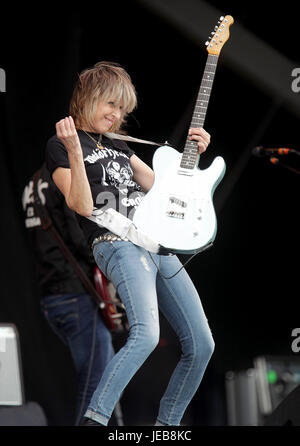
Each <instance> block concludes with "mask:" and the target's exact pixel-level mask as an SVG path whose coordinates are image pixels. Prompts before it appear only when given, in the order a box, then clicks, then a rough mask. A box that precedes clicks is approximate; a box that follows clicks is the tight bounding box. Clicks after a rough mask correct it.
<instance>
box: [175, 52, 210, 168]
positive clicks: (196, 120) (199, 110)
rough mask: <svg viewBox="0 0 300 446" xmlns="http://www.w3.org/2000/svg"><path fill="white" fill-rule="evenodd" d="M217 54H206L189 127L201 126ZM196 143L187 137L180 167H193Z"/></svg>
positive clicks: (196, 157) (196, 153) (195, 157)
mask: <svg viewBox="0 0 300 446" xmlns="http://www.w3.org/2000/svg"><path fill="white" fill-rule="evenodd" d="M217 62H218V55H215V54H208V57H207V61H206V65H205V69H204V73H203V77H202V81H201V85H200V89H199V93H198V96H197V100H196V105H195V108H194V112H193V116H192V120H191V124H190V127H203V125H204V121H205V116H206V111H207V107H208V102H209V98H210V93H211V89H212V84H213V81H214V77H215V72H216V68H217ZM198 156H199V154H198V143H197V141H191V140H190V139H188V138H187V140H186V143H185V146H184V150H183V154H182V159H181V163H180V167H181V168H184V169H193V168H194V167H195V164H196V161H197V159H198Z"/></svg>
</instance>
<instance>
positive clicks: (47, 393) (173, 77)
mask: <svg viewBox="0 0 300 446" xmlns="http://www.w3.org/2000/svg"><path fill="white" fill-rule="evenodd" d="M162 3H163V2H162ZM177 3H180V2H174V7H175V5H176V4H177ZM193 3H195V2H193ZM199 3H200V2H199ZM231 3H232V5H235V6H231ZM262 3H263V2H252V1H251V2H250V1H246V2H240V4H239V5H238V6H237V5H236V4H235V3H233V2H220V1H213V2H208V3H207V4H208V5H210V6H213V7H215V8H218V10H219V11H220V14H221V13H222V14H223V15H225V14H231V15H232V16H233V17H234V19H235V24H234V25H233V26H232V27H231V37H230V39H229V41H228V42H227V43H226V45H225V46H224V48H223V50H222V52H221V55H220V59H219V64H218V68H217V74H216V78H215V82H214V88H213V91H212V96H211V100H210V105H209V109H208V114H207V119H206V123H205V128H206V130H207V131H208V132H209V133H210V134H211V136H212V142H211V145H210V147H209V150H208V151H207V152H206V153H205V154H204V155H203V156H202V157H201V161H200V167H203V168H204V167H206V166H208V165H209V164H210V163H211V161H212V160H213V158H214V157H215V156H217V155H221V156H223V157H224V159H225V161H226V164H227V172H226V176H225V178H224V179H223V181H222V183H221V184H220V185H219V187H218V188H217V190H216V192H215V204H216V211H217V216H218V234H217V238H216V241H215V244H214V247H213V248H211V249H210V250H209V251H207V252H205V253H203V254H201V255H198V256H197V257H196V258H195V259H194V260H192V262H191V263H190V264H189V265H188V266H187V270H188V271H189V273H190V275H191V277H192V279H193V280H194V282H195V284H196V286H197V289H198V290H199V293H200V296H201V299H202V302H203V305H204V308H205V310H206V313H207V317H208V320H209V323H210V326H211V329H212V332H213V335H214V339H215V342H216V350H215V353H214V356H213V358H212V360H211V363H210V365H209V367H208V370H207V373H206V375H205V377H204V380H203V383H202V385H201V386H200V388H199V390H198V392H197V394H196V396H195V398H194V400H193V403H192V404H191V406H190V407H189V409H188V410H187V412H186V415H185V418H184V423H186V424H195V425H196V424H198V425H222V424H226V411H225V393H224V376H225V373H226V371H228V370H236V369H245V368H248V367H251V366H252V361H253V358H255V357H256V356H258V355H266V354H272V355H293V354H294V353H293V352H292V350H291V343H292V338H291V332H292V329H293V328H295V327H298V326H299V317H298V315H299V313H298V307H299V305H298V300H299V292H298V284H299V276H298V274H299V212H298V209H299V195H298V193H299V176H298V175H297V174H295V173H293V172H291V171H290V170H288V169H285V168H281V167H278V166H274V165H272V164H271V163H270V162H269V161H268V159H267V158H255V157H253V156H251V150H252V148H253V147H255V146H256V145H263V146H265V147H282V146H283V147H291V148H294V149H298V150H299V147H300V135H299V109H298V113H297V110H296V109H295V108H294V109H291V108H290V107H289V104H288V103H287V102H286V101H285V98H286V96H288V95H290V93H291V82H292V77H291V73H289V74H288V76H287V77H286V82H284V83H283V84H282V89H281V94H280V95H276V94H275V93H270V92H269V91H268V89H267V88H266V87H265V86H262V85H261V84H258V83H255V81H254V80H253V78H250V76H247V74H245V73H244V74H243V72H242V71H239V70H238V69H236V67H235V66H234V65H233V64H230V60H231V54H232V53H231V51H232V50H231V45H232V47H234V48H236V46H237V44H238V42H237V39H238V34H237V33H236V32H235V28H236V29H238V26H241V27H243V28H245V29H247V30H248V31H250V32H251V33H253V35H255V36H257V37H259V38H260V39H262V40H263V41H264V42H265V43H267V44H268V45H271V46H272V47H273V48H274V49H276V50H277V51H278V52H279V53H281V54H283V55H284V56H285V57H286V58H288V59H289V60H290V61H291V62H292V65H293V66H294V67H300V56H299V34H297V32H296V30H297V27H298V24H297V18H296V14H295V11H294V10H293V5H294V2H285V3H284V5H280V6H279V4H276V5H275V6H273V7H272V9H268V7H267V9H265V8H262V7H261V6H262ZM188 4H189V2H186V7H187V8H188ZM74 5H75V4H74ZM74 5H73V6H71V5H70V6H69V10H68V11H67V10H66V8H62V7H61V6H60V7H57V6H56V5H55V4H53V5H52V6H45V5H43V6H35V7H34V8H30V7H29V6H28V5H26V6H24V7H18V8H17V9H16V10H10V11H7V12H5V13H4V12H2V15H1V47H0V67H1V68H2V69H4V70H5V73H6V92H1V93H0V105H1V107H0V113H1V121H0V144H1V152H0V156H1V158H0V181H1V269H0V271H1V293H0V295H1V298H0V322H2V323H14V324H16V326H17V328H18V330H19V334H20V342H21V353H22V364H23V373H24V384H25V395H26V400H27V401H36V402H38V403H39V404H40V405H41V407H42V408H43V410H44V411H45V414H46V416H47V420H48V424H49V425H68V424H72V422H73V415H74V403H75V392H76V381H75V374H74V369H73V366H72V362H71V359H70V355H69V352H68V351H67V350H66V348H65V347H64V346H63V345H62V344H61V343H60V342H59V341H58V339H57V338H56V337H55V336H54V335H53V334H52V332H51V331H50V329H49V328H48V326H47V325H46V322H45V321H44V319H43V318H42V316H41V314H40V310H39V290H38V289H37V285H36V280H35V270H34V259H33V256H32V253H31V249H30V246H29V244H28V241H27V238H26V231H25V228H24V223H23V214H22V205H21V196H22V191H23V187H24V185H25V184H26V182H27V180H28V179H29V177H30V176H31V174H32V173H33V172H34V171H35V170H36V169H37V168H38V167H39V166H40V165H41V163H42V162H43V159H44V147H45V143H46V141H47V139H48V138H49V137H50V136H51V135H52V134H53V133H54V132H55V123H56V122H57V121H58V120H59V119H61V118H62V117H65V116H66V115H67V114H68V103H69V99H70V95H71V91H72V89H73V85H74V82H75V80H76V76H77V73H79V72H80V71H81V70H82V69H83V68H86V67H88V66H91V65H93V64H94V63H96V62H97V61H100V60H110V61H116V62H119V63H120V64H122V65H123V66H124V67H125V68H126V69H127V70H128V72H129V73H130V74H131V76H132V79H133V82H134V84H135V85H136V88H137V92H138V97H139V106H138V109H137V110H136V111H135V112H134V113H133V117H131V118H130V119H129V121H128V133H129V134H130V135H132V136H137V137H140V138H145V139H154V140H156V141H165V140H168V141H169V142H171V143H172V144H174V145H175V146H176V147H177V148H178V149H179V150H181V149H182V144H183V141H184V138H185V132H186V130H187V128H188V124H189V119H190V117H191V112H192V103H193V100H194V99H195V95H196V94H197V91H198V87H199V84H200V80H201V77H202V74H203V69H204V65H205V62H206V56H207V53H206V47H205V45H204V42H205V40H203V41H202V40H201V41H198V42H197V41H196V39H193V38H192V37H191V35H190V34H188V33H185V32H183V30H182V29H180V28H179V27H177V26H176V24H175V23H174V22H173V23H171V22H169V21H168V20H167V18H165V17H162V16H160V15H159V14H158V13H157V12H154V11H153V10H152V9H151V7H145V6H144V2H142V1H133V0H132V1H123V2H101V3H100V2H99V3H98V6H96V4H95V5H93V6H90V4H88V3H87V4H86V5H84V4H83V5H81V6H80V8H79V5H78V4H76V5H75V6H74ZM266 5H269V2H266ZM262 11H263V12H262ZM218 18H219V15H216V17H215V21H213V22H211V23H205V27H206V28H207V35H209V33H210V31H212V30H213V28H214V26H215V24H216V22H217V20H218ZM194 19H195V20H196V19H197V18H195V17H194ZM199 21H201V17H199ZM239 49H240V51H241V52H242V53H243V47H240V48H239ZM245 51H246V50H245ZM247 51H248V50H247ZM255 52H256V49H255V47H254V48H252V53H251V54H249V58H250V56H251V57H252V58H253V56H254V55H255ZM244 56H246V57H247V54H244ZM257 64H258V65H257V66H255V65H254V66H252V69H253V70H254V72H255V70H259V69H260V66H259V61H258V62H257ZM273 68H274V69H273V73H274V76H275V74H276V72H277V71H278V70H280V67H279V66H276V65H275V66H274V67H273ZM269 81H270V82H271V79H265V82H266V84H267V83H268V82H269ZM297 94H298V99H299V102H300V93H296V92H295V93H294V95H295V97H296V96H297ZM299 108H300V107H299ZM133 148H134V149H135V150H136V152H137V154H138V155H139V156H140V157H141V158H142V159H144V160H145V161H146V162H147V163H149V164H150V163H151V159H152V155H153V148H150V147H148V146H143V145H133ZM297 161H298V160H297V157H296V156H293V155H289V156H288V158H285V159H284V160H283V162H284V163H287V164H289V165H291V166H292V167H294V168H299V167H300V166H299V164H300V163H299V162H298V166H297ZM183 260H185V258H183ZM161 323H162V332H161V342H160V344H159V346H158V347H157V349H156V350H155V352H154V353H153V354H152V355H151V357H150V358H149V359H148V360H147V361H146V363H145V364H144V366H143V367H142V369H141V370H140V371H139V372H138V374H137V375H136V376H135V377H134V379H133V380H132V381H131V383H130V384H129V386H128V388H127V389H126V391H125V393H124V395H123V399H122V408H123V412H124V422H125V424H126V425H139V424H151V423H153V422H154V419H155V414H156V410H157V406H158V401H159V397H160V395H161V394H162V392H163V389H164V387H165V385H166V383H167V380H168V377H169V375H170V372H171V369H172V367H173V365H174V363H175V361H176V359H177V357H178V354H179V350H178V344H177V341H176V339H175V338H174V337H173V333H172V332H171V331H170V329H169V327H168V325H167V324H166V323H165V321H164V319H163V318H162V320H161ZM115 342H116V346H117V347H118V346H120V345H121V344H122V342H124V339H122V338H121V337H120V338H116V339H115ZM294 355H295V354H294ZM295 356H296V355H295Z"/></svg>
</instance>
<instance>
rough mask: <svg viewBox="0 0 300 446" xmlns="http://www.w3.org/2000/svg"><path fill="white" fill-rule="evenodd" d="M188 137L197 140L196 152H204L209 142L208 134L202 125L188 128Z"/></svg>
mask: <svg viewBox="0 0 300 446" xmlns="http://www.w3.org/2000/svg"><path fill="white" fill-rule="evenodd" d="M188 137H189V139H190V140H194V141H198V152H199V153H200V154H201V153H203V152H205V150H206V149H207V146H208V144H209V143H210V134H209V133H207V132H206V131H205V130H204V129H203V128H202V127H199V128H190V130H189V136H188Z"/></svg>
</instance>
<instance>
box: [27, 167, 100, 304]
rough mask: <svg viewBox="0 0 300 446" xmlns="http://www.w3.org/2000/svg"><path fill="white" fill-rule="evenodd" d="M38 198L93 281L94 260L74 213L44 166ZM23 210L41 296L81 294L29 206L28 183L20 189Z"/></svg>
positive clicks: (74, 277)
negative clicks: (22, 189)
mask: <svg viewBox="0 0 300 446" xmlns="http://www.w3.org/2000/svg"><path fill="white" fill-rule="evenodd" d="M38 194H39V198H40V200H41V202H42V204H43V205H45V206H46V208H47V210H48V213H49V215H50V217H51V220H52V222H53V224H54V226H55V228H56V229H57V231H58V232H59V234H60V236H61V237H62V238H63V240H64V242H65V244H66V245H67V246H68V248H69V249H70V251H71V252H72V254H73V255H74V257H75V258H76V260H77V261H78V263H79V264H80V266H81V268H82V269H83V270H84V271H85V273H86V274H87V276H88V277H89V278H90V279H91V280H93V269H94V265H95V262H94V259H93V256H92V253H91V250H90V247H89V246H88V245H87V243H86V239H85V236H84V234H83V231H82V229H81V228H80V226H79V223H78V221H77V218H76V215H75V212H73V211H71V210H70V209H69V208H68V206H67V205H66V202H65V198H64V196H63V195H62V193H61V192H60V191H59V189H58V188H57V187H56V185H55V184H54V182H53V181H52V179H51V178H50V174H49V171H48V170H47V168H46V166H45V165H43V166H42V171H41V179H40V180H39V183H38ZM22 202H23V210H24V213H25V226H26V228H27V229H28V234H29V239H30V242H31V245H32V247H33V250H34V253H35V257H36V261H37V275H38V282H39V286H40V290H41V293H42V295H44V296H45V295H50V294H65V293H82V292H84V291H85V289H84V287H83V285H82V283H81V281H80V279H79V278H78V276H77V275H76V273H75V272H74V269H73V267H72V266H71V265H70V263H69V262H68V261H67V260H66V259H65V257H64V255H63V253H62V251H61V249H60V248H59V246H58V244H57V242H56V241H55V240H54V239H53V237H52V236H51V234H50V232H49V231H48V230H44V229H43V228H42V227H41V221H40V218H39V216H38V215H37V214H36V212H35V208H34V206H33V203H34V194H33V181H32V179H31V180H30V181H29V182H28V184H27V185H26V186H25V188H24V192H23V197H22Z"/></svg>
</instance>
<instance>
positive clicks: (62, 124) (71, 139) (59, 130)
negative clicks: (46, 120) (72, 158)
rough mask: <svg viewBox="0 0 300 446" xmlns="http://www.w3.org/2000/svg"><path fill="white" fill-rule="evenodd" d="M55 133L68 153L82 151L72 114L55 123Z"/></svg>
mask: <svg viewBox="0 0 300 446" xmlns="http://www.w3.org/2000/svg"><path fill="white" fill-rule="evenodd" d="M56 135H57V137H58V138H59V139H60V140H61V142H62V143H63V144H64V146H65V148H66V150H67V152H68V153H72V154H78V153H82V150H81V145H80V140H79V137H78V133H77V130H76V127H75V124H74V121H73V118H72V116H68V117H67V118H64V119H61V120H60V121H59V122H57V123H56Z"/></svg>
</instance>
